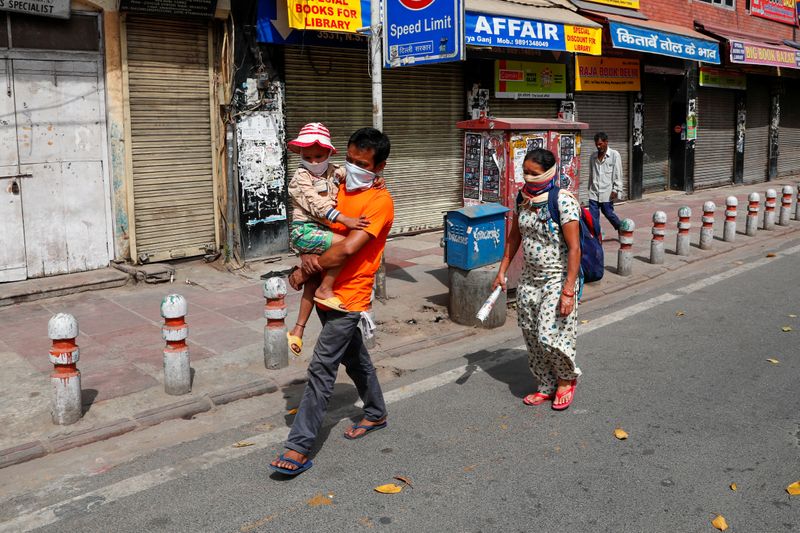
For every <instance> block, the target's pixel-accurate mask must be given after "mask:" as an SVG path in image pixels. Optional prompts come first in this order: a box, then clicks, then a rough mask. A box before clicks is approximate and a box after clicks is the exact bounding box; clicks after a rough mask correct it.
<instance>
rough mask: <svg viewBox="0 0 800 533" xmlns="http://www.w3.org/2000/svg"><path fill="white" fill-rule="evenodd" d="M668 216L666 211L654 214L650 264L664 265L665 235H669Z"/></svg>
mask: <svg viewBox="0 0 800 533" xmlns="http://www.w3.org/2000/svg"><path fill="white" fill-rule="evenodd" d="M666 228H667V214H666V213H665V212H664V211H656V212H655V213H653V239H652V240H651V241H650V264H651V265H661V264H663V263H664V235H666V233H667V229H666Z"/></svg>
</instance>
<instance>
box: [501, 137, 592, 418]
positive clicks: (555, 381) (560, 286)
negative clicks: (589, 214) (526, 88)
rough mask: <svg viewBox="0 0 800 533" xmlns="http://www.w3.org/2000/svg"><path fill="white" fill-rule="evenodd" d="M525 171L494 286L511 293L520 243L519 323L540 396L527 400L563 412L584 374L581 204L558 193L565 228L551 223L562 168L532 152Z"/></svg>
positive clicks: (542, 153)
mask: <svg viewBox="0 0 800 533" xmlns="http://www.w3.org/2000/svg"><path fill="white" fill-rule="evenodd" d="M523 170H524V173H525V186H524V187H523V188H522V189H521V190H520V194H519V196H518V197H517V210H516V211H517V216H515V217H514V218H513V222H512V225H511V233H510V235H509V237H508V242H507V243H506V248H505V253H504V255H503V261H502V262H501V263H500V272H499V273H498V274H497V278H496V279H495V281H494V285H493V287H492V288H495V287H497V286H498V285H502V287H503V289H504V290H505V289H506V282H505V278H506V270H508V265H509V263H511V259H512V258H513V257H514V256H515V255H516V253H517V250H518V249H519V247H520V245H521V246H522V254H523V260H524V267H523V270H522V275H521V277H520V280H519V284H518V285H517V314H518V323H519V327H520V328H521V329H522V334H523V337H524V338H525V343H526V344H527V346H528V361H529V366H530V368H531V371H532V372H533V375H534V376H535V377H536V380H537V381H538V382H539V388H538V389H537V390H536V392H534V393H531V394H529V395H527V396H526V397H525V398H524V399H523V402H524V403H525V404H527V405H541V404H543V403H545V402H547V401H550V400H552V402H553V405H552V407H553V409H556V410H563V409H566V408H567V407H569V405H570V404H571V403H572V400H573V399H574V397H575V386H576V384H577V378H578V376H580V375H581V371H580V369H579V368H578V367H577V366H576V365H575V344H576V338H577V321H578V312H577V311H578V310H577V305H576V292H577V291H578V289H579V280H578V275H579V272H580V263H581V249H580V236H579V227H580V226H579V222H578V220H579V218H580V205H579V204H578V201H577V200H576V199H575V197H574V196H573V195H572V194H570V193H569V192H566V191H559V192H558V202H557V204H558V210H559V217H560V221H561V224H560V226H559V224H558V223H557V222H556V221H554V220H553V219H552V217H551V214H550V212H549V209H548V206H547V204H548V196H549V192H550V191H551V190H552V189H553V188H554V187H555V183H556V179H557V177H556V173H557V172H556V170H557V169H556V160H555V157H554V156H553V154H552V153H551V152H550V151H548V150H543V149H536V150H532V151H530V152H528V154H527V155H526V156H525V161H524V162H523Z"/></svg>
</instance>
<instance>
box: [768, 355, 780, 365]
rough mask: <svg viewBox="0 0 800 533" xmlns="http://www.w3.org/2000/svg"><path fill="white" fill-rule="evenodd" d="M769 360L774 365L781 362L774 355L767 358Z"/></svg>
mask: <svg viewBox="0 0 800 533" xmlns="http://www.w3.org/2000/svg"><path fill="white" fill-rule="evenodd" d="M767 361H769V362H770V363H772V364H773V365H777V364H778V363H780V361H778V360H777V359H775V358H773V357H770V358H769V359H767Z"/></svg>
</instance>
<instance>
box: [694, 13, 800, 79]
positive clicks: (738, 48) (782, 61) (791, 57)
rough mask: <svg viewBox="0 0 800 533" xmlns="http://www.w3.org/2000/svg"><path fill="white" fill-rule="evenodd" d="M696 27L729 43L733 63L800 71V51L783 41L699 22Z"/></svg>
mask: <svg viewBox="0 0 800 533" xmlns="http://www.w3.org/2000/svg"><path fill="white" fill-rule="evenodd" d="M695 26H697V27H698V28H702V29H703V31H705V32H707V33H710V34H712V35H715V36H717V37H719V38H721V39H725V40H726V41H728V46H729V48H730V57H729V60H730V62H731V63H738V64H740V65H764V66H768V67H783V68H791V69H800V50H798V49H796V48H793V47H791V46H786V45H785V44H783V43H784V42H783V41H777V40H776V41H765V40H762V39H758V38H756V37H755V36H750V35H746V34H741V33H734V32H731V31H730V30H725V29H724V28H718V27H716V26H711V25H708V24H700V23H698V22H695Z"/></svg>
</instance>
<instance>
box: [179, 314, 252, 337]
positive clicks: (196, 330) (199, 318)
mask: <svg viewBox="0 0 800 533" xmlns="http://www.w3.org/2000/svg"><path fill="white" fill-rule="evenodd" d="M186 323H187V324H188V325H189V335H190V336H192V337H193V336H194V335H197V334H200V333H208V332H211V331H218V330H221V329H228V328H232V327H237V326H239V325H240V324H239V322H237V321H236V320H233V319H231V318H229V317H227V316H225V314H223V313H219V312H217V311H205V310H203V311H201V310H198V311H196V312H194V313H193V312H192V311H191V310H190V311H189V314H188V315H187V316H186Z"/></svg>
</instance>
